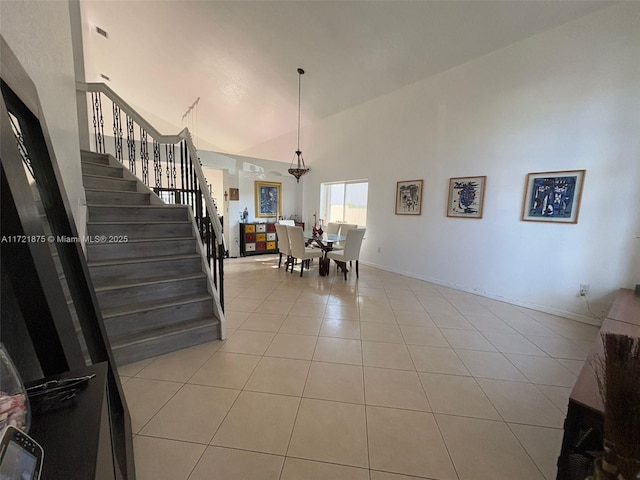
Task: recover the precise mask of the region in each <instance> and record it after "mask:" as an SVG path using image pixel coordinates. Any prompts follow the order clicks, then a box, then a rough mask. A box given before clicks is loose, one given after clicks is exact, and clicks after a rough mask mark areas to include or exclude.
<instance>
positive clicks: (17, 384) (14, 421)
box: [0, 343, 31, 437]
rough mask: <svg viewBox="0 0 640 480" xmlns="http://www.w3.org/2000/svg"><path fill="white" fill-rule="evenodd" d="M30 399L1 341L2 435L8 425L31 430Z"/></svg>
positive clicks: (0, 390)
mask: <svg viewBox="0 0 640 480" xmlns="http://www.w3.org/2000/svg"><path fill="white" fill-rule="evenodd" d="M30 421H31V416H30V410H29V399H28V397H27V392H26V390H25V389H24V385H23V384H22V380H21V379H20V376H19V375H18V371H17V370H16V367H15V365H14V364H13V362H12V361H11V357H10V356H9V353H8V352H7V350H6V349H5V348H4V345H3V344H2V343H0V437H1V436H2V433H3V432H4V430H5V428H6V427H9V426H11V427H16V428H18V429H20V430H22V431H23V432H28V431H29V426H30Z"/></svg>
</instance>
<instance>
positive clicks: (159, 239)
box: [87, 235, 195, 247]
mask: <svg viewBox="0 0 640 480" xmlns="http://www.w3.org/2000/svg"><path fill="white" fill-rule="evenodd" d="M93 236H96V235H93ZM175 240H182V241H184V240H195V237H193V236H192V237H150V238H144V237H136V238H129V240H127V241H126V242H118V243H108V242H106V243H97V242H96V243H88V244H87V246H92V247H93V246H98V245H99V246H107V247H108V246H111V245H126V244H128V243H145V242H173V241H175Z"/></svg>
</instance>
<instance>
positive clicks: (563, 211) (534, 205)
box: [522, 170, 586, 223]
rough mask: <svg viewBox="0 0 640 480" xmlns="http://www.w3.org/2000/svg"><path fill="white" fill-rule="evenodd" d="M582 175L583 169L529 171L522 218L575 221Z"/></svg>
mask: <svg viewBox="0 0 640 480" xmlns="http://www.w3.org/2000/svg"><path fill="white" fill-rule="evenodd" d="M585 174H586V170H567V171H561V172H540V173H530V174H528V175H527V185H526V189H525V194H524V204H523V206H522V220H524V221H532V222H554V223H578V214H579V212H580V199H581V197H582V185H583V183H584V177H585Z"/></svg>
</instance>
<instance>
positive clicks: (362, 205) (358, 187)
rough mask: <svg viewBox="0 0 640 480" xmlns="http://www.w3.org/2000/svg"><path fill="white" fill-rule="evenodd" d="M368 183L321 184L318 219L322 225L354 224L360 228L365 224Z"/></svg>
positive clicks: (360, 181) (362, 181) (358, 181)
mask: <svg viewBox="0 0 640 480" xmlns="http://www.w3.org/2000/svg"><path fill="white" fill-rule="evenodd" d="M368 193H369V182H367V181H365V180H354V181H352V182H333V183H323V184H322V186H321V188H320V212H321V215H320V218H322V219H323V220H324V223H325V224H326V223H329V222H343V223H355V224H357V225H358V226H360V227H363V226H365V225H366V224H367V197H368Z"/></svg>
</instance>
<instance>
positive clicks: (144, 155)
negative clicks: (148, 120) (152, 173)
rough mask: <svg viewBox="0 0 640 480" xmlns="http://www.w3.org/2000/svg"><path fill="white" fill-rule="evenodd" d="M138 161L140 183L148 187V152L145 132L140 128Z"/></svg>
mask: <svg viewBox="0 0 640 480" xmlns="http://www.w3.org/2000/svg"><path fill="white" fill-rule="evenodd" d="M140 160H141V161H142V183H144V184H145V185H146V186H147V187H148V186H149V151H148V145H147V131H146V130H145V129H144V128H142V127H140Z"/></svg>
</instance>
